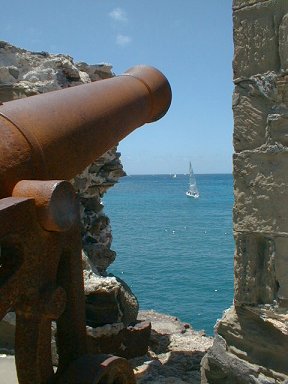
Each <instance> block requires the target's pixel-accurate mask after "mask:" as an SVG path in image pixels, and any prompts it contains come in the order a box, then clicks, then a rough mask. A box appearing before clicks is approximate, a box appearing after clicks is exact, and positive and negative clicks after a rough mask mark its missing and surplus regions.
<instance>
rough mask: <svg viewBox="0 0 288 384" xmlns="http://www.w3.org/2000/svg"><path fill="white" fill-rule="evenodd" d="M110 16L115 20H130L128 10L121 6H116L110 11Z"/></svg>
mask: <svg viewBox="0 0 288 384" xmlns="http://www.w3.org/2000/svg"><path fill="white" fill-rule="evenodd" d="M109 16H110V17H111V18H112V19H113V20H115V21H120V22H125V21H127V20H128V19H127V15H126V12H125V11H124V10H123V9H121V8H114V9H113V10H112V11H111V12H110V13H109Z"/></svg>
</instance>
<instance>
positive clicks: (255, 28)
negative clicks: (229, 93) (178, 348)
mask: <svg viewBox="0 0 288 384" xmlns="http://www.w3.org/2000/svg"><path fill="white" fill-rule="evenodd" d="M233 16H234V44H235V55H234V82H235V91H234V95H233V112H234V149H235V154H234V195H235V205H234V236H235V243H236V250H235V297H234V305H233V306H232V307H231V308H230V309H229V310H227V311H226V312H225V314H224V316H223V318H222V319H221V321H219V322H218V324H217V326H216V338H215V341H214V344H213V347H212V348H211V349H210V350H209V352H208V353H207V355H206V356H205V358H204V359H203V361H202V383H203V384H204V383H209V384H216V383H221V384H225V383H236V384H237V383H239V384H242V383H243V384H244V383H247V384H248V383H259V384H260V383H288V365H287V361H286V358H285V356H286V351H287V348H288V328H287V321H288V278H287V277H288V272H287V271H288V264H287V261H288V260H287V246H288V224H287V223H288V221H287V217H288V210H287V205H286V201H287V199H288V177H287V168H288V141H287V133H288V124H287V122H288V120H287V117H288V98H287V94H288V77H287V73H288V46H287V36H288V2H287V1H281V0H234V5H233Z"/></svg>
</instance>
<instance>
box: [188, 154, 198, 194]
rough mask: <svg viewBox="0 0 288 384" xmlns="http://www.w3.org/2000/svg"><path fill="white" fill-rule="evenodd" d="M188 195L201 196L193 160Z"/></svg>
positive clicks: (190, 168)
mask: <svg viewBox="0 0 288 384" xmlns="http://www.w3.org/2000/svg"><path fill="white" fill-rule="evenodd" d="M186 196H188V197H193V198H194V199H198V197H199V196H200V194H199V191H198V188H197V184H196V179H195V176H194V172H193V169H192V165H191V161H190V163H189V189H188V191H187V192H186Z"/></svg>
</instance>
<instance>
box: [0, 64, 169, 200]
mask: <svg viewBox="0 0 288 384" xmlns="http://www.w3.org/2000/svg"><path fill="white" fill-rule="evenodd" d="M170 103H171V88H170V85H169V82H168V81H167V79H166V77H165V76H164V75H163V74H162V73H161V72H159V71H158V70H157V69H155V68H153V67H148V66H143V65H139V66H135V67H132V68H130V69H129V70H127V71H126V72H125V73H124V74H123V75H120V76H116V77H113V78H110V79H105V80H101V81H97V82H94V83H88V84H82V85H78V86H76V87H72V88H66V89H63V90H59V91H53V92H49V93H45V94H41V95H35V96H31V97H28V98H25V99H19V100H14V101H9V102H7V103H4V104H2V105H1V106H0V131H1V142H0V198H3V197H7V196H10V195H11V193H12V190H13V188H14V186H15V185H16V184H17V182H18V181H20V180H51V179H57V180H63V179H65V180H70V179H71V178H73V177H75V176H76V175H77V174H79V173H80V172H82V171H83V170H84V169H85V167H86V166H88V165H89V164H91V163H92V162H93V161H94V160H96V159H97V158H98V157H100V156H101V155H103V154H104V153H105V152H106V151H107V150H108V149H110V148H112V147H113V146H115V145H117V144H118V143H119V141H120V140H121V139H123V138H124V137H125V136H127V135H128V134H129V133H131V132H132V131H133V130H134V129H136V128H138V127H140V126H142V125H143V124H145V123H149V122H153V121H155V120H158V119H159V118H161V117H162V116H163V115H164V114H165V113H166V112H167V110H168V108H169V106H170Z"/></svg>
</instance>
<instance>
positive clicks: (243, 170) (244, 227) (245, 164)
mask: <svg viewBox="0 0 288 384" xmlns="http://www.w3.org/2000/svg"><path fill="white" fill-rule="evenodd" d="M287 169H288V151H285V150H281V148H280V149H279V147H278V146H270V147H267V148H266V151H265V152H264V151H260V150H259V151H244V152H241V153H238V154H234V179H235V182H234V196H235V204H234V211H233V213H234V229H235V231H236V232H247V231H248V232H249V231H251V232H264V233H269V232H270V233H274V234H277V233H278V234H288V205H287V201H288V172H287Z"/></svg>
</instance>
